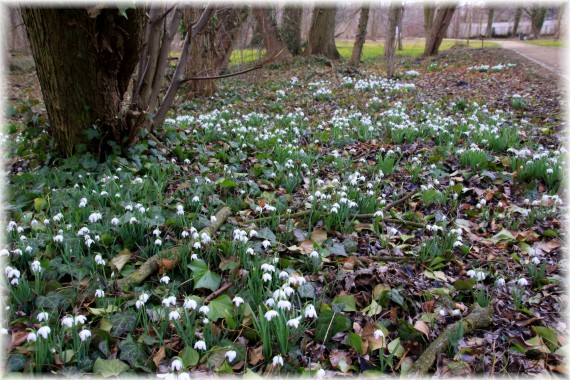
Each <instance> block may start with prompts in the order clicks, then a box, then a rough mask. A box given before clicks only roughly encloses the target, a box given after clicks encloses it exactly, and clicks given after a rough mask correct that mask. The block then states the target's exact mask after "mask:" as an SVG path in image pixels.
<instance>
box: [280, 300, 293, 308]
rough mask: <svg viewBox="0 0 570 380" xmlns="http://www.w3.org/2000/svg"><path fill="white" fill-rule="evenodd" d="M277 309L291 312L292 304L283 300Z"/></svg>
mask: <svg viewBox="0 0 570 380" xmlns="http://www.w3.org/2000/svg"><path fill="white" fill-rule="evenodd" d="M277 307H278V308H279V309H281V310H291V302H289V301H287V300H281V301H279V302H277Z"/></svg>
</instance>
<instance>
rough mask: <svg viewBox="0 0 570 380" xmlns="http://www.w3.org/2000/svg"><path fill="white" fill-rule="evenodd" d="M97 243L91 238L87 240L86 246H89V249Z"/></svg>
mask: <svg viewBox="0 0 570 380" xmlns="http://www.w3.org/2000/svg"><path fill="white" fill-rule="evenodd" d="M93 243H95V240H93V239H91V238H87V239H85V245H86V246H87V248H89V247H91V245H92V244H93Z"/></svg>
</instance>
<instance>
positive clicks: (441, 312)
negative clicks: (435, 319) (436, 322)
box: [439, 309, 447, 317]
mask: <svg viewBox="0 0 570 380" xmlns="http://www.w3.org/2000/svg"><path fill="white" fill-rule="evenodd" d="M446 314H447V313H446V312H445V309H441V310H440V311H439V315H441V316H442V317H445V315H446Z"/></svg>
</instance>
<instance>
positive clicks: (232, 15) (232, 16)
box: [184, 6, 248, 97]
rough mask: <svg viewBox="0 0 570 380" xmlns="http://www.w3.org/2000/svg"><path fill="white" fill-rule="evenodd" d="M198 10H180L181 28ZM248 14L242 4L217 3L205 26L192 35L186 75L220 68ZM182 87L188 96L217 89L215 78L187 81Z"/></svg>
mask: <svg viewBox="0 0 570 380" xmlns="http://www.w3.org/2000/svg"><path fill="white" fill-rule="evenodd" d="M201 13H202V11H201V10H200V9H197V8H188V9H185V10H184V25H185V28H189V27H191V25H192V24H193V23H194V22H196V20H197V19H198V18H199V17H200V14H201ZM247 16H248V8H247V7H246V6H238V7H224V6H218V7H217V8H216V9H215V10H214V12H213V15H212V18H211V19H210V21H209V22H208V25H207V26H206V29H204V31H203V32H202V33H201V34H199V35H197V36H195V37H194V41H193V43H192V45H191V46H190V53H189V60H190V61H189V64H188V65H187V66H186V77H205V76H216V75H219V74H220V73H221V72H223V71H224V70H225V69H226V67H227V65H228V63H229V60H230V56H231V53H232V51H233V49H234V46H235V43H236V40H237V36H238V34H239V31H240V30H241V27H242V25H243V23H244V21H245V20H246V19H247ZM184 87H185V90H186V91H187V92H188V94H189V95H191V96H197V97H208V96H212V94H214V93H215V92H216V91H217V88H218V86H217V84H216V81H215V80H213V79H209V80H197V81H189V82H188V83H187V84H186V85H185V86H184Z"/></svg>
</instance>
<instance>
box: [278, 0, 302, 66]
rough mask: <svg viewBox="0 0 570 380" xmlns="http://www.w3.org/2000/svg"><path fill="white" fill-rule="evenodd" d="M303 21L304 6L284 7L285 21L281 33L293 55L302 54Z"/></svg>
mask: <svg viewBox="0 0 570 380" xmlns="http://www.w3.org/2000/svg"><path fill="white" fill-rule="evenodd" d="M302 23H303V8H301V7H296V6H293V5H287V6H285V9H283V22H282V24H281V28H280V30H279V35H280V36H281V39H282V40H283V42H285V44H286V45H287V48H288V49H289V51H290V52H291V54H293V55H299V54H301V25H302Z"/></svg>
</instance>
